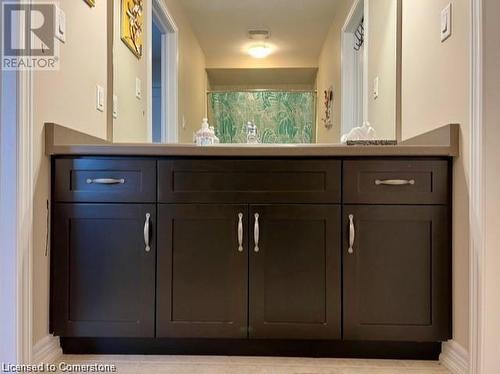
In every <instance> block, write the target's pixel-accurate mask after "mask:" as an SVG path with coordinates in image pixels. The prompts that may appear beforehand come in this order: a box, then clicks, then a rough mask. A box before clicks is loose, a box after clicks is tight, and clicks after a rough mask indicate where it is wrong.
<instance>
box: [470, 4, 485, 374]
mask: <svg viewBox="0 0 500 374" xmlns="http://www.w3.org/2000/svg"><path fill="white" fill-rule="evenodd" d="M483 1H484V0H471V3H470V12H471V17H470V25H469V26H470V30H471V38H470V76H469V83H470V101H469V107H470V139H471V140H470V145H469V151H470V159H469V160H468V161H469V168H470V184H469V196H470V200H469V231H470V238H469V372H470V374H483V373H486V368H485V367H484V340H485V332H486V331H487V326H486V325H485V317H486V303H485V297H484V290H485V282H486V277H485V275H486V274H485V264H484V260H485V252H486V247H485V242H484V238H485V235H486V230H485V222H486V217H485V206H486V205H485V204H486V202H485V182H486V178H485V177H486V176H485V166H486V162H485V156H484V133H483V78H484V77H483V66H484V65H483V63H484V62H483V22H484V21H483Z"/></svg>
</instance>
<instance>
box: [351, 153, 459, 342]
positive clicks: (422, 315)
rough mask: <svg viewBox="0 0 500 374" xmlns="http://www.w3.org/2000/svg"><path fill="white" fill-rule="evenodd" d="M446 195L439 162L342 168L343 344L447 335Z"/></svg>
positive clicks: (442, 166) (359, 163)
mask: <svg viewBox="0 0 500 374" xmlns="http://www.w3.org/2000/svg"><path fill="white" fill-rule="evenodd" d="M448 190H449V185H448V163H447V162H446V161H441V160H432V161H428V160H423V161H422V160H390V161H385V160H384V161H374V160H363V161H360V160H357V161H345V162H344V205H343V217H342V220H343V227H344V229H343V232H344V240H343V316H344V321H343V327H344V329H343V333H344V339H346V340H385V341H401V340H402V341H408V340H410V341H415V342H419V341H444V340H447V339H448V338H449V337H450V335H451V319H450V315H451V296H450V295H451V247H450V225H449V211H450V209H449V206H448V199H449V195H448V192H447V191H448ZM361 204H363V205H361ZM381 204H383V205H381ZM431 204H432V205H431Z"/></svg>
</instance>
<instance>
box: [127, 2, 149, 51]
mask: <svg viewBox="0 0 500 374" xmlns="http://www.w3.org/2000/svg"><path fill="white" fill-rule="evenodd" d="M143 30H144V0H121V39H122V41H123V42H124V43H125V45H126V46H127V47H128V48H129V49H130V50H131V51H132V53H133V54H134V55H136V57H137V58H139V59H140V58H141V57H142V53H143V45H144V33H143Z"/></svg>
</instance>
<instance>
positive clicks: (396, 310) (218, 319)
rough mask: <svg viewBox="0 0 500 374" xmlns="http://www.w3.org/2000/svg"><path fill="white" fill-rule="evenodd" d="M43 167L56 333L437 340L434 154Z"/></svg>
mask: <svg viewBox="0 0 500 374" xmlns="http://www.w3.org/2000/svg"><path fill="white" fill-rule="evenodd" d="M53 165H54V178H53V181H54V186H53V201H54V204H53V218H52V222H53V226H52V227H53V230H52V238H53V241H52V260H51V263H52V270H51V282H52V285H51V290H52V293H51V326H52V331H53V332H54V333H55V334H56V335H59V336H62V337H66V338H71V337H73V338H80V337H90V338H100V337H107V338H121V337H126V338H134V337H149V338H154V339H151V340H148V343H147V344H146V343H145V344H146V346H149V344H151V345H154V344H157V343H158V344H160V345H161V344H167V343H165V340H169V339H170V340H171V339H174V340H175V342H178V341H182V342H186V341H190V342H192V341H198V342H199V340H196V339H200V338H202V340H203V338H209V339H219V342H220V343H221V344H224V343H223V342H224V341H226V339H231V341H232V342H233V341H234V342H236V341H237V342H238V343H235V344H242V343H241V342H242V341H245V342H248V344H249V347H252V346H251V344H252V341H253V342H255V343H258V342H260V341H262V340H267V341H269V342H271V341H275V342H277V341H281V342H283V341H285V340H290V341H291V340H304V341H320V340H338V341H340V340H345V341H346V342H345V343H346V347H348V346H349V344H352V343H353V342H356V343H359V344H365V343H366V342H367V341H377V342H379V341H380V342H382V341H383V342H397V341H405V342H439V341H444V340H447V339H448V338H450V336H451V307H450V305H451V240H450V237H451V235H450V211H451V210H450V202H449V201H450V193H449V191H450V173H449V160H446V159H437V158H416V159H415V158H414V159H404V158H391V159H374V158H359V159H345V160H338V159H334V158H328V159H326V158H310V159H289V158H288V159H276V158H271V159H264V158H256V159H250V158H242V159H218V158H214V159H197V158H158V159H153V158H146V159H141V158H131V159H130V158H125V157H123V158H119V157H118V158H112V159H106V158H87V157H75V158H55V159H54V164H53ZM179 338H181V339H179ZM186 338H187V339H186ZM205 341H206V340H205ZM210 341H213V340H210ZM142 342H144V341H142ZM162 342H163V343H162ZM75 344H77V345H78V344H79V343H75ZM131 344H132V343H131ZM172 344H174V343H172ZM174 345H175V344H174ZM255 347H256V346H254V348H255ZM249 349H250V350H251V349H253V348H249ZM86 351H88V350H86ZM141 352H145V353H148V352H150V350H149V349H148V348H145V349H144V350H143V351H141ZM224 352H225V351H220V352H219V353H224ZM253 352H256V351H253ZM259 352H260V353H262V352H261V351H259ZM193 353H196V351H195V352H193Z"/></svg>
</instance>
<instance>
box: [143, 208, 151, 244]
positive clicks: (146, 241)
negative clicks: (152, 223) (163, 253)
mask: <svg viewBox="0 0 500 374" xmlns="http://www.w3.org/2000/svg"><path fill="white" fill-rule="evenodd" d="M150 218H151V214H149V213H146V222H144V244H145V245H146V248H145V250H146V252H149V251H151V247H150V246H149V220H150Z"/></svg>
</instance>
